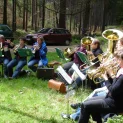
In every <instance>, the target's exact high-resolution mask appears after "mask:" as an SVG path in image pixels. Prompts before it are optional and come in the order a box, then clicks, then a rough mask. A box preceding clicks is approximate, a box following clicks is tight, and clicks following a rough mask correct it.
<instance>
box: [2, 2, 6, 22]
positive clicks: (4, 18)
mask: <svg viewBox="0 0 123 123" xmlns="http://www.w3.org/2000/svg"><path fill="white" fill-rule="evenodd" d="M3 8H4V10H3V24H7V0H4V7H3Z"/></svg>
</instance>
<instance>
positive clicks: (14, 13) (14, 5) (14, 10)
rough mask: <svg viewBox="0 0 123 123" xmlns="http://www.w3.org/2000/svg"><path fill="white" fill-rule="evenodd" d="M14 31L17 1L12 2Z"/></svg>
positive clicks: (13, 27)
mask: <svg viewBox="0 0 123 123" xmlns="http://www.w3.org/2000/svg"><path fill="white" fill-rule="evenodd" d="M12 5H13V9H12V29H13V31H16V0H12Z"/></svg>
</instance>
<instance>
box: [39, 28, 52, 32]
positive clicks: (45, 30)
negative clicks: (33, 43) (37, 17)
mask: <svg viewBox="0 0 123 123" xmlns="http://www.w3.org/2000/svg"><path fill="white" fill-rule="evenodd" d="M49 30H50V28H47V29H42V30H40V31H38V32H39V33H47V32H48V31H49Z"/></svg>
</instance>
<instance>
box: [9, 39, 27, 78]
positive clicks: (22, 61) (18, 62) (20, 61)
mask: <svg viewBox="0 0 123 123" xmlns="http://www.w3.org/2000/svg"><path fill="white" fill-rule="evenodd" d="M25 41H26V39H25V38H20V41H19V45H16V46H15V47H14V54H15V58H14V59H13V60H11V61H10V62H9V63H8V65H7V70H8V73H9V74H11V69H13V68H14V67H15V66H16V68H15V71H14V73H13V74H12V76H11V77H10V78H16V77H18V75H19V73H20V72H21V70H22V68H23V67H24V66H25V65H26V64H27V57H21V56H20V55H19V54H18V49H27V46H26V45H25Z"/></svg>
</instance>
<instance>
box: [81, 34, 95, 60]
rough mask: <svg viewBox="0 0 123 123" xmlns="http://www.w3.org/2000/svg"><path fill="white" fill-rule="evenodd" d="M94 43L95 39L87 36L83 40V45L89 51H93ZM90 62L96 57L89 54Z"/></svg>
mask: <svg viewBox="0 0 123 123" xmlns="http://www.w3.org/2000/svg"><path fill="white" fill-rule="evenodd" d="M93 41H94V38H92V37H90V36H87V37H84V38H82V39H81V44H84V45H85V46H86V48H87V50H88V51H90V50H91V48H90V45H91V43H92V42H93ZM88 57H89V60H90V61H92V60H93V59H94V58H95V57H94V55H90V54H88Z"/></svg>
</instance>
